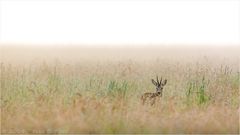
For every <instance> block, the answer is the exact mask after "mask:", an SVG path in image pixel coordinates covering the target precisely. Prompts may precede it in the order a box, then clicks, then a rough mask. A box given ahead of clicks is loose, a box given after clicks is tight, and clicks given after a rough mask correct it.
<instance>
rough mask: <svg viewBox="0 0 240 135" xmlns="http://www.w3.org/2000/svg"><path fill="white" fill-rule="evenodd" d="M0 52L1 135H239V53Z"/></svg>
mask: <svg viewBox="0 0 240 135" xmlns="http://www.w3.org/2000/svg"><path fill="white" fill-rule="evenodd" d="M0 49H1V50H0V53H1V54H0V57H1V58H0V64H1V65H0V75H1V76H0V83H1V87H0V88H1V104H0V109H1V118H0V120H1V133H142V134H145V133H228V134H229V133H235V134H239V128H240V126H239V121H240V119H239V113H240V108H239V102H240V101H239V94H240V93H239V84H240V82H239V79H240V72H239V69H240V68H239V66H240V64H239V52H240V48H239V47H233V46H232V47H226V46H225V47H221V46H220V47H214V46H212V47H207V46H205V47H197V46H196V47H193V46H192V47H190V46H179V47H177V46H173V47H167V46H158V47H156V46H155V47H154V46H151V47H148V46H145V47H107V46H102V47H77V46H61V47H54V46H52V47H51V46H49V47H39V46H38V47H33V46H32V47H30V46H7V45H5V46H4V45H2V46H0ZM157 75H158V76H159V77H162V78H163V79H167V80H168V82H167V84H166V86H165V87H164V89H163V96H162V98H160V99H159V100H158V101H157V102H156V104H154V105H153V106H151V105H149V104H146V105H142V103H141V100H140V97H141V95H142V94H144V93H145V92H155V86H154V85H153V84H152V83H151V79H155V78H156V76H157Z"/></svg>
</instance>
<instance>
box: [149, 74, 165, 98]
mask: <svg viewBox="0 0 240 135" xmlns="http://www.w3.org/2000/svg"><path fill="white" fill-rule="evenodd" d="M152 83H153V84H154V85H155V86H156V93H158V94H160V96H162V91H163V86H165V85H166V84H167V80H166V79H165V80H164V81H162V77H161V80H160V82H159V80H158V76H157V81H154V80H153V79H152Z"/></svg>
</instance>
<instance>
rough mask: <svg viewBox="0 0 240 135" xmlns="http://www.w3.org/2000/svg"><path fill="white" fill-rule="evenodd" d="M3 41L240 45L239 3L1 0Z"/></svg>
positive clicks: (0, 35) (0, 34)
mask: <svg viewBox="0 0 240 135" xmlns="http://www.w3.org/2000/svg"><path fill="white" fill-rule="evenodd" d="M0 43H15V44H35V45H36V44H84V45H91V44H92V45H103V44H108V45H110V44H113V45H122V44H125V45H126V44H127V45H128V44H130V45H131V44H134V45H136V44H141V45H144V44H147V45H148V44H165V45H166V44H193V45H196V44H212V45H216V44H235V45H236V44H237V45H239V44H240V1H239V0H0Z"/></svg>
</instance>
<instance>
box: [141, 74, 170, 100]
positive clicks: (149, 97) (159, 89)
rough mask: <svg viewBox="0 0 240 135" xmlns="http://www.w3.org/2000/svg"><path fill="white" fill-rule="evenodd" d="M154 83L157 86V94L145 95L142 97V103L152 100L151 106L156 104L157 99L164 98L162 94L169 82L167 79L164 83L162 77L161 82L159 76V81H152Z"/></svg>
mask: <svg viewBox="0 0 240 135" xmlns="http://www.w3.org/2000/svg"><path fill="white" fill-rule="evenodd" d="M152 83H153V84H154V85H155V86H156V92H155V93H144V94H143V95H142V97H141V100H142V103H143V104H145V102H146V101H147V100H151V105H153V104H155V101H156V98H157V97H162V92H163V86H165V85H166V83H167V80H166V79H165V80H164V81H163V82H162V77H161V80H160V82H159V80H158V76H157V81H154V80H153V79H152Z"/></svg>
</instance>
